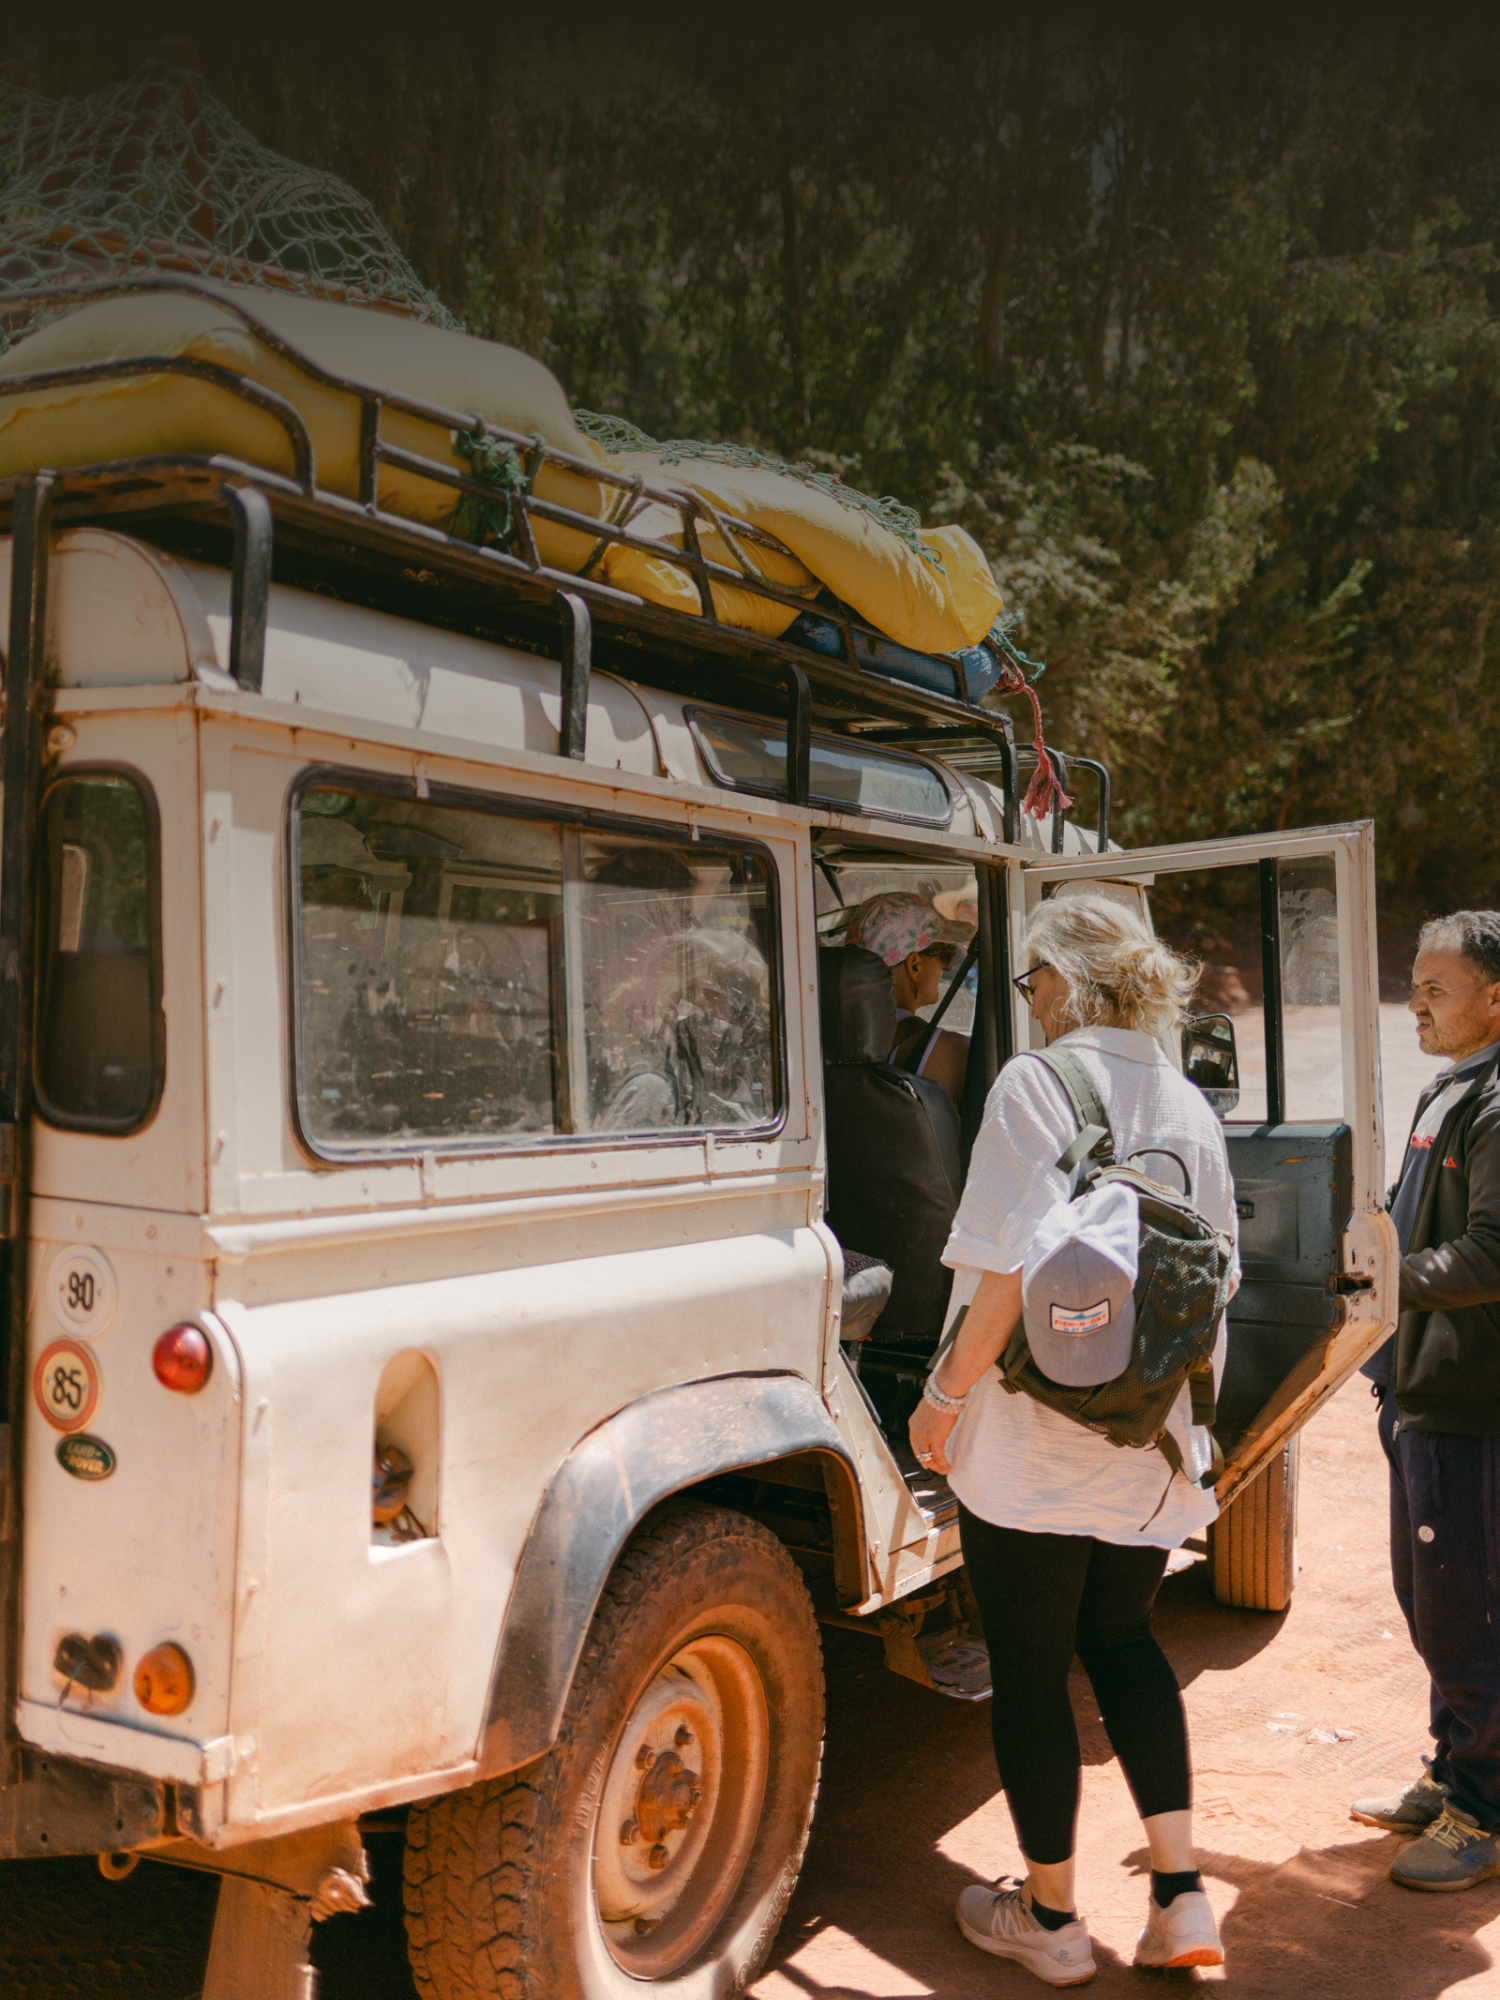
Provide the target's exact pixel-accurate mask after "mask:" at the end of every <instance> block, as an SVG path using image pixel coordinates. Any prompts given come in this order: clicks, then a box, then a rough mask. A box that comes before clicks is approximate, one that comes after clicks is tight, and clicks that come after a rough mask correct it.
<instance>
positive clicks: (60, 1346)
mask: <svg viewBox="0 0 1500 2000" xmlns="http://www.w3.org/2000/svg"><path fill="white" fill-rule="evenodd" d="M102 1386H103V1384H102V1381H101V1378H100V1374H99V1364H98V1362H97V1361H96V1360H95V1359H94V1357H93V1355H92V1353H90V1351H89V1349H88V1348H86V1347H83V1346H81V1345H80V1344H79V1342H78V1341H76V1340H54V1341H53V1343H52V1345H51V1346H50V1347H46V1348H43V1350H42V1352H41V1353H40V1354H39V1355H38V1356H37V1363H36V1367H35V1368H34V1369H33V1371H32V1376H31V1393H32V1394H33V1396H35V1398H36V1406H37V1408H38V1409H39V1410H40V1411H41V1413H42V1415H43V1416H44V1417H45V1418H46V1419H47V1421H48V1423H49V1424H51V1425H52V1427H53V1429H54V1430H59V1431H81V1430H82V1429H83V1427H84V1425H85V1424H86V1423H87V1422H88V1421H89V1419H90V1418H91V1417H92V1416H93V1414H94V1412H95V1410H97V1409H98V1407H99V1392H100V1389H101V1388H102Z"/></svg>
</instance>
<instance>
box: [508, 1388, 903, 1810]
mask: <svg viewBox="0 0 1500 2000" xmlns="http://www.w3.org/2000/svg"><path fill="white" fill-rule="evenodd" d="M809 1456H811V1457H813V1458H815V1459H816V1461H817V1462H818V1465H819V1467H820V1469H821V1470H822V1473H823V1480H824V1488H825V1491H826V1494H827V1498H828V1504H829V1513H830V1516H831V1520H832V1525H833V1539H834V1559H835V1565H836V1574H837V1579H838V1583H839V1594H840V1596H841V1597H843V1596H849V1595H852V1594H853V1593H855V1592H856V1591H857V1592H858V1594H859V1595H860V1596H865V1595H868V1591H869V1582H868V1577H867V1571H868V1564H869V1557H868V1552H867V1550H866V1546H865V1537H864V1522H863V1510H862V1506H861V1501H860V1489H859V1479H858V1474H857V1472H856V1469H855V1466H854V1461H853V1459H852V1458H851V1457H850V1454H849V1450H848V1447H847V1446H846V1445H845V1444H844V1442H843V1440H842V1439H841V1438H840V1437H839V1434H838V1431H837V1430H836V1428H835V1427H834V1423H833V1419H832V1418H831V1417H830V1416H829V1414H828V1411H827V1409H826V1408H825V1407H824V1405H823V1402H822V1399H821V1398H820V1396H819V1395H818V1393H817V1391H816V1389H814V1387H813V1386H812V1384H811V1383H810V1382H808V1381H806V1380H805V1379H804V1378H803V1377H802V1376H800V1375H721V1376H716V1377H713V1378H711V1379H710V1380H707V1381H701V1382H684V1383H680V1384H678V1385H676V1386H675V1387H673V1388H670V1389H657V1390H654V1391H653V1392H652V1393H651V1394H650V1395H648V1396H642V1397H641V1398H639V1400H638V1401H636V1402H634V1403H630V1404H628V1405H627V1406H626V1407H625V1408H624V1409H623V1410H619V1411H617V1412H616V1413H615V1415H614V1416H612V1417H609V1418H607V1419H606V1420H605V1422H603V1423H602V1424H600V1425H598V1427H597V1428H596V1429H594V1430H592V1431H590V1432H589V1433H588V1435H587V1436H586V1437H583V1438H581V1439H580V1440H579V1441H578V1443H577V1444H576V1445H575V1446H574V1447H573V1449H572V1451H571V1452H569V1454H568V1456H567V1457H566V1458H565V1459H564V1460H563V1461H562V1463H561V1465H559V1467H558V1468H557V1470H556V1472H555V1473H554V1474H553V1475H552V1478H551V1480H550V1481H549V1482H548V1485H547V1488H546V1491H545V1492H544V1493H543V1495H542V1501H541V1505H540V1507H539V1508H538V1509H537V1515H536V1519H535V1520H534V1521H533V1523H532V1526H531V1532H530V1534H529V1535H528V1537H527V1540H526V1546H525V1548H524V1549H523V1550H522V1553H521V1560H520V1563H519V1565H518V1567H517V1570H516V1580H515V1585H514V1588H513V1589H512V1591H511V1594H510V1601H509V1603H508V1605H507V1606H506V1611H505V1618H504V1621H503V1623H502V1625H501V1629H500V1638H499V1644H498V1646H497V1648H496V1652H495V1664H494V1667H493V1669H492V1671H491V1675H490V1691H489V1699H488V1701H487V1703H486V1706H485V1718H484V1726H483V1729H482V1731H481V1734H480V1740H479V1752H478V1756H479V1766H480V1774H481V1775H482V1776H485V1777H491V1776H495V1775H497V1774H499V1773H500V1772H503V1771H511V1770H516V1769H518V1768H519V1767H520V1766H521V1765H523V1764H529V1763H530V1762H531V1761H532V1760H533V1759H534V1758H536V1757H540V1756H542V1755H544V1754H545V1752H546V1751H547V1750H548V1749H550V1747H551V1746H552V1744H553V1743H554V1742H555V1741H556V1739H557V1735H558V1730H559V1728H560V1726H561V1722H562V1712H563V1704H564V1703H565V1702H566V1700H567V1696H568V1689H569V1687H570V1686H571V1685H572V1681H573V1675H574V1672H575V1670H576V1668H577V1665H578V1660H579V1657H580V1655H581V1654H582V1651H583V1644H584V1640H585V1638H586V1637H587V1634H588V1629H589V1625H590V1623H591V1621H592V1619H593V1616H594V1611H595V1609H596V1607H597V1605H598V1602H599V1593H600V1592H601V1591H602V1589H603V1588H604V1584H605V1580H606V1578H607V1577H608V1575H609V1573H610V1570H611V1569H612V1568H613V1567H614V1564H615V1562H616V1560H617V1558H618V1557H619V1554H620V1551H621V1550H622V1549H623V1548H624V1546H625V1544H626V1542H627V1541H628V1540H629V1538H630V1536H631V1534H632V1533H633V1532H634V1531H635V1529H636V1528H637V1527H638V1526H639V1525H640V1523H641V1522H642V1521H643V1520H644V1519H645V1517H646V1516H647V1515H648V1514H649V1513H650V1512H651V1510H652V1509H653V1508H654V1507H657V1506H660V1504H661V1503H662V1501H664V1500H668V1499H670V1498H671V1497H672V1496H673V1495H674V1494H679V1493H684V1492H687V1491H690V1490H691V1489H692V1488H693V1487H695V1486H698V1485H701V1484H702V1483H703V1482H704V1481H705V1480H708V1479H712V1478H716V1477H719V1476H722V1475H723V1474H726V1473H734V1472H745V1471H750V1470H753V1469H754V1468H756V1467H759V1466H765V1465H769V1464H772V1463H773V1462H775V1461H776V1460H780V1459H788V1458H806V1457H809Z"/></svg>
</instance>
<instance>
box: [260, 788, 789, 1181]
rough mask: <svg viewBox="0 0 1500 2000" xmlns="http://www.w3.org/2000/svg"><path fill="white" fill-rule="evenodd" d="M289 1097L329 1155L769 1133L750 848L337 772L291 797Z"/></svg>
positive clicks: (764, 872) (767, 976) (770, 1063)
mask: <svg viewBox="0 0 1500 2000" xmlns="http://www.w3.org/2000/svg"><path fill="white" fill-rule="evenodd" d="M294 829H295V843H296V853H295V858H294V873H295V883H296V925H297V939H296V941H297V970H296V994H295V1013H296V1043H297V1086H296V1096H297V1112H298V1118H299V1122H300V1124H301V1128H302V1131H303V1134H304V1137H305V1138H306V1139H307V1140H308V1142H309V1143H310V1144H311V1145H312V1146H313V1147H314V1148H315V1149H316V1150H318V1151H320V1152H324V1153H328V1154H334V1155H338V1154H344V1153H366V1152H369V1151H370V1150H371V1149H372V1147H373V1148H384V1147H396V1148H403V1147H404V1148H416V1147H426V1146H441V1147H444V1148H451V1147H455V1146H467V1147H473V1148H479V1149H485V1150H490V1149H493V1148H494V1147H496V1146H498V1145H507V1144H527V1143H531V1144H535V1143H537V1142H538V1141H546V1140H548V1139H558V1138H567V1137H569V1136H574V1135H583V1134H594V1133H609V1134H618V1135H626V1134H631V1133H639V1134H649V1133H655V1132H666V1131H693V1130H700V1131H701V1130H713V1131H717V1130H726V1129H740V1128H766V1127H769V1126H771V1125H774V1124H775V1123H776V1122H777V1121H778V1119H779V1118H780V1115H781V1102H782V1088H781V1074H782V1063H781V1046H780V1033H779V1027H778V1006H777V991H778V984H777V977H776V960H775V899H774V891H773V880H772V873H771V868H770V865H769V862H768V860H767V858H766V857H765V855H764V854H763V853H761V852H760V851H759V850H756V849H752V848H743V847H739V846H734V845H722V846H721V845H716V844H713V843H711V842H709V841H707V840H700V841H697V842H693V841H687V840H681V839H677V838H674V837H672V836H661V837H657V836H652V835H650V834H644V835H643V834H642V833H640V832H635V831H632V832H624V831H613V830H600V829H598V828H597V827H594V826H590V827H581V826H577V825H571V824H568V823H566V822H563V821H554V820H550V819H543V818H540V817H538V818H526V817H519V816H516V815H514V814H512V813H509V812H497V811H495V810H493V809H487V808H486V806H485V805H484V803H483V802H478V803H474V802H469V801H465V802H462V803H460V802H443V803H440V802H439V801H437V800H436V799H424V800H419V799H415V798H412V797H404V796H394V795H392V794H389V793H383V792H374V791H366V790H363V789H360V788H357V787H354V786H345V785H342V784H340V783H337V782H327V783H322V782H320V783H317V784H314V785H311V786H309V787H308V788H306V789H305V790H304V791H303V792H302V793H301V795H300V797H299V798H298V800H297V804H296V808H295V820H294Z"/></svg>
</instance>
